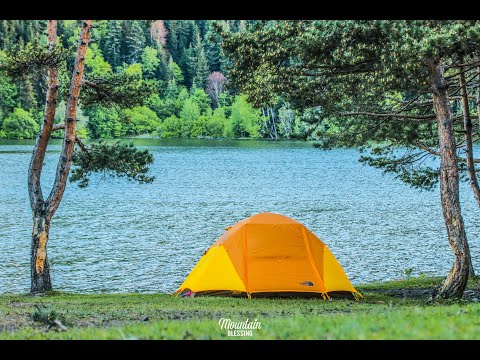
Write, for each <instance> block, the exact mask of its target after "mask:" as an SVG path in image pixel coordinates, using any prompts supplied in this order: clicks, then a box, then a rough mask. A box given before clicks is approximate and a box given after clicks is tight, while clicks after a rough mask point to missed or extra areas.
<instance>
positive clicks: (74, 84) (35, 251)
mask: <svg viewBox="0 0 480 360" xmlns="http://www.w3.org/2000/svg"><path fill="white" fill-rule="evenodd" d="M91 23H92V21H91V20H84V21H83V22H82V29H81V32H80V39H79V44H78V48H77V54H76V58H75V64H74V68H73V74H72V78H71V81H70V91H69V94H68V100H67V104H66V112H65V137H64V140H63V146H62V152H61V154H60V159H59V161H58V166H57V173H56V177H55V181H54V184H53V187H52V191H51V192H50V195H49V197H48V199H47V200H46V201H44V199H43V193H42V189H41V184H40V177H41V173H42V168H43V162H44V159H45V152H46V149H47V145H48V140H49V139H50V136H51V133H52V129H53V122H54V117H55V108H56V104H57V98H58V68H57V67H56V65H53V66H52V67H50V68H49V71H48V90H47V101H46V105H45V113H44V121H43V125H42V128H41V130H40V133H39V135H38V137H37V143H36V145H35V147H34V150H33V155H32V160H31V162H30V167H29V174H28V190H29V195H30V202H31V207H32V211H33V223H34V225H33V233H32V252H31V274H32V275H31V279H32V284H31V288H30V291H31V293H32V294H38V293H44V292H47V291H51V290H52V282H51V279H50V267H49V263H48V257H47V244H48V238H49V230H50V221H51V219H52V217H53V215H54V214H55V211H56V210H57V208H58V206H59V204H60V201H61V200H62V196H63V193H64V191H65V186H66V182H67V178H68V173H69V172H70V166H71V162H72V155H73V150H74V145H75V130H76V115H77V104H78V97H79V94H80V87H81V81H82V76H83V70H84V65H85V53H86V51H87V46H88V37H89V32H90V27H91ZM56 40H57V21H56V20H49V22H48V42H49V48H50V49H51V48H52V47H53V46H54V45H55V43H56Z"/></svg>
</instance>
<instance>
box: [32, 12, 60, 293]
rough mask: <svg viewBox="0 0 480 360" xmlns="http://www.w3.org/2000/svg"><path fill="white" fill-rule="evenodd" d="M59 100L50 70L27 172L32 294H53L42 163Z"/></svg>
mask: <svg viewBox="0 0 480 360" xmlns="http://www.w3.org/2000/svg"><path fill="white" fill-rule="evenodd" d="M47 33H48V47H49V49H50V50H52V48H53V47H54V46H55V44H56V42H57V20H49V21H48V28H47ZM57 98H58V68H57V65H52V66H50V67H49V68H48V89H47V99H46V104H45V111H44V117H43V124H42V128H41V129H40V132H39V134H38V136H37V141H36V143H35V146H34V148H33V154H32V159H31V161H30V166H29V168H28V193H29V196H30V206H31V208H32V212H33V231H32V252H31V287H30V291H31V292H32V293H43V292H45V291H50V290H52V282H51V280H50V267H49V265H48V259H47V242H48V235H49V228H50V218H49V217H48V214H47V211H46V206H45V202H44V200H43V193H42V188H41V184H40V177H41V175H42V169H43V161H44V159H45V153H46V151H47V145H48V140H49V139H50V136H51V134H52V128H53V123H54V118H55V109H56V106H57Z"/></svg>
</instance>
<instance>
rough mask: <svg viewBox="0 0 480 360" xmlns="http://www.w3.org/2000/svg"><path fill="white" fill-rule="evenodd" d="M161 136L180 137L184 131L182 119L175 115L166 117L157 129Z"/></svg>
mask: <svg viewBox="0 0 480 360" xmlns="http://www.w3.org/2000/svg"><path fill="white" fill-rule="evenodd" d="M157 131H158V134H159V135H160V137H163V138H178V137H180V135H181V133H182V121H181V120H180V119H179V118H178V117H176V116H175V115H172V116H169V117H168V118H166V119H165V120H164V121H163V123H162V125H160V127H159V129H158V130H157Z"/></svg>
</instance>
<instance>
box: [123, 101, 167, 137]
mask: <svg viewBox="0 0 480 360" xmlns="http://www.w3.org/2000/svg"><path fill="white" fill-rule="evenodd" d="M123 116H124V120H123V123H124V124H126V125H124V128H126V129H127V130H126V131H127V134H129V135H140V134H147V133H151V132H153V131H155V130H156V129H157V128H158V126H159V125H160V119H159V118H158V116H157V114H155V112H154V111H153V110H151V109H149V108H148V107H146V106H137V107H134V108H132V109H125V110H123Z"/></svg>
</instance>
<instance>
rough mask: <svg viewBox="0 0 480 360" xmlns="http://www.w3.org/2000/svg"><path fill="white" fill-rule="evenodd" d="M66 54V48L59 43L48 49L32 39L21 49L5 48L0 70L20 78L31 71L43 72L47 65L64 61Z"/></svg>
mask: <svg viewBox="0 0 480 360" xmlns="http://www.w3.org/2000/svg"><path fill="white" fill-rule="evenodd" d="M68 55H69V52H68V50H67V49H64V48H63V47H62V46H61V45H56V46H53V47H52V49H50V50H49V49H48V48H47V47H46V46H41V45H40V44H39V43H38V41H34V42H31V43H28V44H27V45H25V47H24V48H23V49H19V48H14V49H10V50H7V53H6V56H5V57H4V58H3V59H2V63H1V64H0V70H2V71H5V73H6V74H7V75H8V76H11V77H13V78H21V77H23V76H25V75H27V74H31V73H33V72H39V71H40V72H45V70H46V69H47V68H48V67H49V66H57V65H59V64H60V63H62V62H63V61H65V59H66V58H67V56H68Z"/></svg>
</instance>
